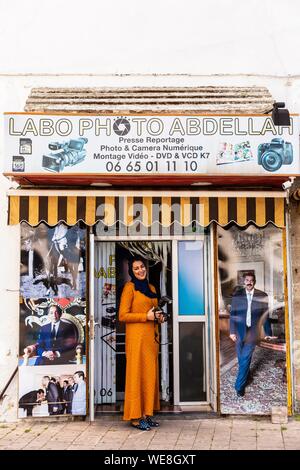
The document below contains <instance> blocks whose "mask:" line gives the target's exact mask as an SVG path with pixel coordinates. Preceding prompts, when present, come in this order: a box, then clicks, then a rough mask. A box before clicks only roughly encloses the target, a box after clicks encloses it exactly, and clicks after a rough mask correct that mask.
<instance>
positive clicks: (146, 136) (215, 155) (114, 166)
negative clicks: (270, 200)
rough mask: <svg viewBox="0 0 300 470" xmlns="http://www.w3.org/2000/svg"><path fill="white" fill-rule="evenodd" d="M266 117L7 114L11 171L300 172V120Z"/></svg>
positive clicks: (129, 173)
mask: <svg viewBox="0 0 300 470" xmlns="http://www.w3.org/2000/svg"><path fill="white" fill-rule="evenodd" d="M291 121H292V124H291V126H275V125H274V123H273V121H272V118H271V117H270V116H263V115H262V116H250V115H249V116H186V115H184V116H144V115H130V116H128V117H126V116H122V117H118V116H111V115H107V116H105V115H101V116H83V115H72V116H62V115H45V114H40V115H38V114H25V113H24V114H6V115H5V141H6V147H5V154H6V161H5V170H4V173H5V174H7V175H11V174H18V173H19V174H20V173H22V174H39V175H43V174H44V175H49V176H50V175H51V173H52V174H63V175H76V174H98V175H99V174H101V175H111V174H120V175H137V176H138V175H147V174H157V175H158V174H160V175H161V174H164V175H172V174H180V175H195V174H199V175H200V174H205V175H210V174H211V175H218V174H222V175H223V174H224V175H226V174H228V175H234V174H241V175H250V174H252V175H261V176H265V175H272V174H287V173H288V174H289V175H292V174H299V173H300V171H299V141H298V136H299V120H298V117H297V116H294V117H292V118H291Z"/></svg>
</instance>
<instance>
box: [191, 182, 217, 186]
mask: <svg viewBox="0 0 300 470" xmlns="http://www.w3.org/2000/svg"><path fill="white" fill-rule="evenodd" d="M211 184H212V183H211V182H210V181H197V183H191V186H210V185H211Z"/></svg>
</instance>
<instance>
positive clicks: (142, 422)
mask: <svg viewBox="0 0 300 470" xmlns="http://www.w3.org/2000/svg"><path fill="white" fill-rule="evenodd" d="M131 426H133V427H134V428H136V429H140V430H141V431H150V429H151V428H150V425H149V424H148V423H147V422H146V420H145V419H140V420H139V422H138V423H137V424H135V423H131Z"/></svg>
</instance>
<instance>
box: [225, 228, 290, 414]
mask: <svg viewBox="0 0 300 470" xmlns="http://www.w3.org/2000/svg"><path fill="white" fill-rule="evenodd" d="M217 236H218V273H219V302H218V303H219V329H220V391H221V397H220V398H221V400H220V401H221V413H225V414H226V413H228V414H232V413H237V414H241V413H245V414H247V413H254V414H270V413H271V408H272V407H273V406H286V405H287V379H286V342H285V301H284V270H283V241H282V240H283V238H282V230H281V229H278V228H276V227H274V226H273V225H271V224H270V225H268V226H267V227H265V228H263V229H258V228H257V227H255V226H254V225H249V226H248V227H247V228H246V229H241V228H239V227H236V226H232V227H230V228H229V229H223V228H221V227H218V228H217Z"/></svg>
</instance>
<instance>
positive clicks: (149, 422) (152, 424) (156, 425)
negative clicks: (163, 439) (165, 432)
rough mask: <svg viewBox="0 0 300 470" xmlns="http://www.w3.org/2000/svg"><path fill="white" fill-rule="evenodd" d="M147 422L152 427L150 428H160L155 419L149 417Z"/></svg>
mask: <svg viewBox="0 0 300 470" xmlns="http://www.w3.org/2000/svg"><path fill="white" fill-rule="evenodd" d="M145 421H146V423H147V424H148V425H149V426H150V428H158V426H159V423H158V422H157V421H154V420H153V419H151V417H150V416H147V418H146V420H145Z"/></svg>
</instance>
